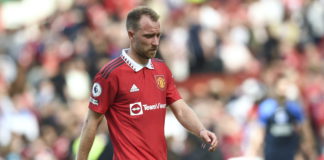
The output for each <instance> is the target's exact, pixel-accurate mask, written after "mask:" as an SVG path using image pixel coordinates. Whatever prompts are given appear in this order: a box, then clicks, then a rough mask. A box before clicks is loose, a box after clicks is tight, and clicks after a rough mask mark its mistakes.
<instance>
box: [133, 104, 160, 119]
mask: <svg viewBox="0 0 324 160" xmlns="http://www.w3.org/2000/svg"><path fill="white" fill-rule="evenodd" d="M165 107H166V104H161V103H157V104H152V105H148V104H142V102H135V103H132V104H130V105H129V111H130V115H131V116H138V115H142V114H144V111H152V110H157V109H164V108H165Z"/></svg>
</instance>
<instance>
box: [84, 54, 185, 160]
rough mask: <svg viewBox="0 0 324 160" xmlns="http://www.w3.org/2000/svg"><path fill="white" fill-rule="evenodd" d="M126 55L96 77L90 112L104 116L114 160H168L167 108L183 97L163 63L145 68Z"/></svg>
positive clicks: (115, 60) (106, 67)
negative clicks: (165, 132)
mask: <svg viewBox="0 0 324 160" xmlns="http://www.w3.org/2000/svg"><path fill="white" fill-rule="evenodd" d="M127 51H128V50H127V49H124V50H123V51H122V54H121V56H120V57H117V58H115V59H114V60H112V61H111V62H109V63H108V64H107V65H105V66H104V67H103V68H102V69H101V70H100V71H99V72H98V73H97V75H96V77H95V78H94V82H93V87H92V94H91V97H90V103H89V108H90V109H91V110H93V111H95V112H97V113H101V114H105V117H106V120H107V123H108V126H109V127H108V128H109V133H110V138H111V140H112V143H113V147H114V160H117V159H118V160H129V159H131V160H147V159H150V160H166V159H167V150H166V148H167V147H166V141H165V137H164V121H165V114H166V106H167V105H170V104H172V103H173V102H175V101H177V100H179V99H181V97H180V95H179V93H178V91H177V89H176V86H175V84H174V80H173V78H172V74H171V72H170V70H169V69H168V67H167V66H166V64H165V63H164V62H163V61H161V60H159V59H155V58H154V59H150V60H149V62H148V64H147V65H146V66H142V65H140V64H138V63H136V62H135V61H134V60H132V59H131V58H130V57H129V56H128V55H127V53H126V52H127Z"/></svg>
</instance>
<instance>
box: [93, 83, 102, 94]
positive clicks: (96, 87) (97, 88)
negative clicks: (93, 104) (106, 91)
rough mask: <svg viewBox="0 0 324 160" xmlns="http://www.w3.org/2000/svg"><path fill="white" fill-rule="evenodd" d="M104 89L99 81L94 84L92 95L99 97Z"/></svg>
mask: <svg viewBox="0 0 324 160" xmlns="http://www.w3.org/2000/svg"><path fill="white" fill-rule="evenodd" d="M101 92H102V89H101V86H100V84H99V83H97V82H96V83H94V84H93V86H92V95H93V96H94V97H98V96H100V95H101Z"/></svg>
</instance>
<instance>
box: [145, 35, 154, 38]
mask: <svg viewBox="0 0 324 160" xmlns="http://www.w3.org/2000/svg"><path fill="white" fill-rule="evenodd" d="M145 37H146V38H152V37H154V35H145Z"/></svg>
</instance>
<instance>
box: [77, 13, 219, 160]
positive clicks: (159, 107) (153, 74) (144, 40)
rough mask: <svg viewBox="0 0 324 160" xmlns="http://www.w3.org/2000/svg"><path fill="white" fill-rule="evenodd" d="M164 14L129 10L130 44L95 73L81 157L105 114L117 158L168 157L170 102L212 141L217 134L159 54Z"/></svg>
mask: <svg viewBox="0 0 324 160" xmlns="http://www.w3.org/2000/svg"><path fill="white" fill-rule="evenodd" d="M158 19H159V16H158V15H157V13H156V12H155V11H153V10H152V9H150V8H147V7H138V8H135V9H133V10H132V11H130V12H129V14H128V15H127V20H126V28H127V32H128V37H129V39H130V48H129V49H123V50H122V53H121V55H120V56H119V57H118V58H115V59H114V60H112V61H111V62H109V63H108V64H106V65H105V66H104V67H103V68H102V69H101V70H100V71H99V72H98V73H97V75H96V76H95V78H94V83H93V87H92V95H91V97H90V103H89V111H88V114H87V117H86V120H85V122H84V126H83V129H82V132H81V142H80V148H79V151H78V154H77V159H78V160H83V159H87V157H88V153H89V151H90V149H91V146H92V143H93V140H94V137H95V134H96V130H97V128H98V125H99V124H100V122H101V120H102V119H103V117H104V116H105V118H106V121H107V124H108V126H109V127H108V128H109V136H110V139H111V140H112V144H113V147H114V158H113V159H114V160H117V159H118V160H166V159H167V146H166V141H165V137H164V120H165V114H166V107H167V106H170V108H171V110H172V112H173V113H174V114H175V116H176V118H177V119H178V120H179V122H180V123H181V124H182V125H183V126H184V127H185V128H186V129H188V130H189V131H190V132H192V133H193V134H195V135H196V136H198V137H200V138H201V139H202V140H203V141H205V142H206V143H208V144H210V147H209V148H208V149H209V151H214V150H215V149H216V146H217V138H216V136H215V134H214V133H213V132H211V131H208V130H206V129H205V127H204V126H203V125H202V123H201V122H200V120H199V119H198V117H197V116H196V114H195V113H194V112H193V111H192V110H191V108H190V107H189V106H188V105H187V104H186V103H185V102H184V100H182V99H181V97H180V95H179V93H178V91H177V89H176V86H175V84H174V80H173V78H172V75H171V72H170V70H169V69H168V67H167V66H166V64H165V63H164V62H163V61H161V60H159V59H155V58H154V57H155V55H156V52H157V49H158V46H159V40H160V34H161V33H160V23H159V22H158Z"/></svg>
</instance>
